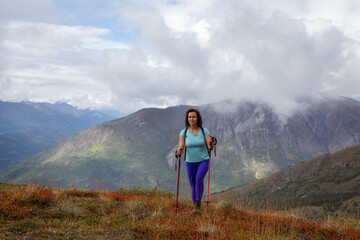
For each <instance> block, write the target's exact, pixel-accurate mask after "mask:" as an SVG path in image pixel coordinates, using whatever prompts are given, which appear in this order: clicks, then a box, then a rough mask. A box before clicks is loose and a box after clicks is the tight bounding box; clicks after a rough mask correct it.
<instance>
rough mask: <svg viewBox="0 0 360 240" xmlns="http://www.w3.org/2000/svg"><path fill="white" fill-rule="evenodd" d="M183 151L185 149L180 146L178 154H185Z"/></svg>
mask: <svg viewBox="0 0 360 240" xmlns="http://www.w3.org/2000/svg"><path fill="white" fill-rule="evenodd" d="M183 151H184V148H182V147H179V148H178V149H177V154H178V155H182V154H183Z"/></svg>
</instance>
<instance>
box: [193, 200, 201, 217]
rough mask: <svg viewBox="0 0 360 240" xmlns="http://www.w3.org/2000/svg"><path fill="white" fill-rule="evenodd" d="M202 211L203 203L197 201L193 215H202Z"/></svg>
mask: <svg viewBox="0 0 360 240" xmlns="http://www.w3.org/2000/svg"><path fill="white" fill-rule="evenodd" d="M200 209H201V202H200V201H195V205H194V211H193V214H195V215H198V214H200V213H201V212H200Z"/></svg>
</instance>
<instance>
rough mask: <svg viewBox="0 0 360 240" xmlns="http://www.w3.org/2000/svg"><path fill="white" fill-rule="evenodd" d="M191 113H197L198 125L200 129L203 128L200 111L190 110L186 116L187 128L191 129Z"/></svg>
mask: <svg viewBox="0 0 360 240" xmlns="http://www.w3.org/2000/svg"><path fill="white" fill-rule="evenodd" d="M191 112H196V116H197V123H196V124H197V125H198V127H200V128H202V118H201V114H200V112H199V111H198V110H196V109H193V108H190V109H189V110H187V111H186V115H185V127H187V128H188V127H190V124H189V121H188V117H189V113H191Z"/></svg>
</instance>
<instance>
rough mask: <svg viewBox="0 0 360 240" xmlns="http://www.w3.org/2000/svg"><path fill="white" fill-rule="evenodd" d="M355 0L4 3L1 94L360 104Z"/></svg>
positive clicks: (143, 101)
mask: <svg viewBox="0 0 360 240" xmlns="http://www.w3.org/2000/svg"><path fill="white" fill-rule="evenodd" d="M359 16H360V2H359V1H358V0H342V1H338V0H311V1H310V0H309V1H306V0H292V1H289V0H272V1H263V0H187V1H176V0H172V1H166V0H151V1H149V0H117V1H115V0H0V100H3V101H21V100H30V101H36V102H38V101H45V102H51V103H53V102H56V101H63V102H67V103H69V104H72V105H73V106H77V107H79V108H99V107H104V106H113V107H115V108H117V109H118V110H119V111H121V112H133V111H136V110H139V109H141V108H144V107H167V106H173V105H179V104H194V105H200V104H205V103H210V102H215V101H221V100H224V99H234V100H243V99H250V100H255V101H263V102H267V103H269V104H271V105H272V106H274V107H275V108H276V109H290V108H292V107H293V106H294V105H295V102H294V99H296V98H299V97H302V96H308V95H312V94H316V93H325V94H333V95H341V96H347V97H352V98H357V99H360V67H359V66H360V17H359Z"/></svg>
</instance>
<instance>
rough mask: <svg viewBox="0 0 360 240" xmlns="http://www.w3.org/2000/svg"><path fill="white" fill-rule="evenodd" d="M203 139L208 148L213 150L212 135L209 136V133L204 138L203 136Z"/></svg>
mask: <svg viewBox="0 0 360 240" xmlns="http://www.w3.org/2000/svg"><path fill="white" fill-rule="evenodd" d="M205 140H206V145H207V146H208V149H209V150H213V148H214V144H213V142H212V136H211V135H210V134H209V135H207V136H206V138H205Z"/></svg>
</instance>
